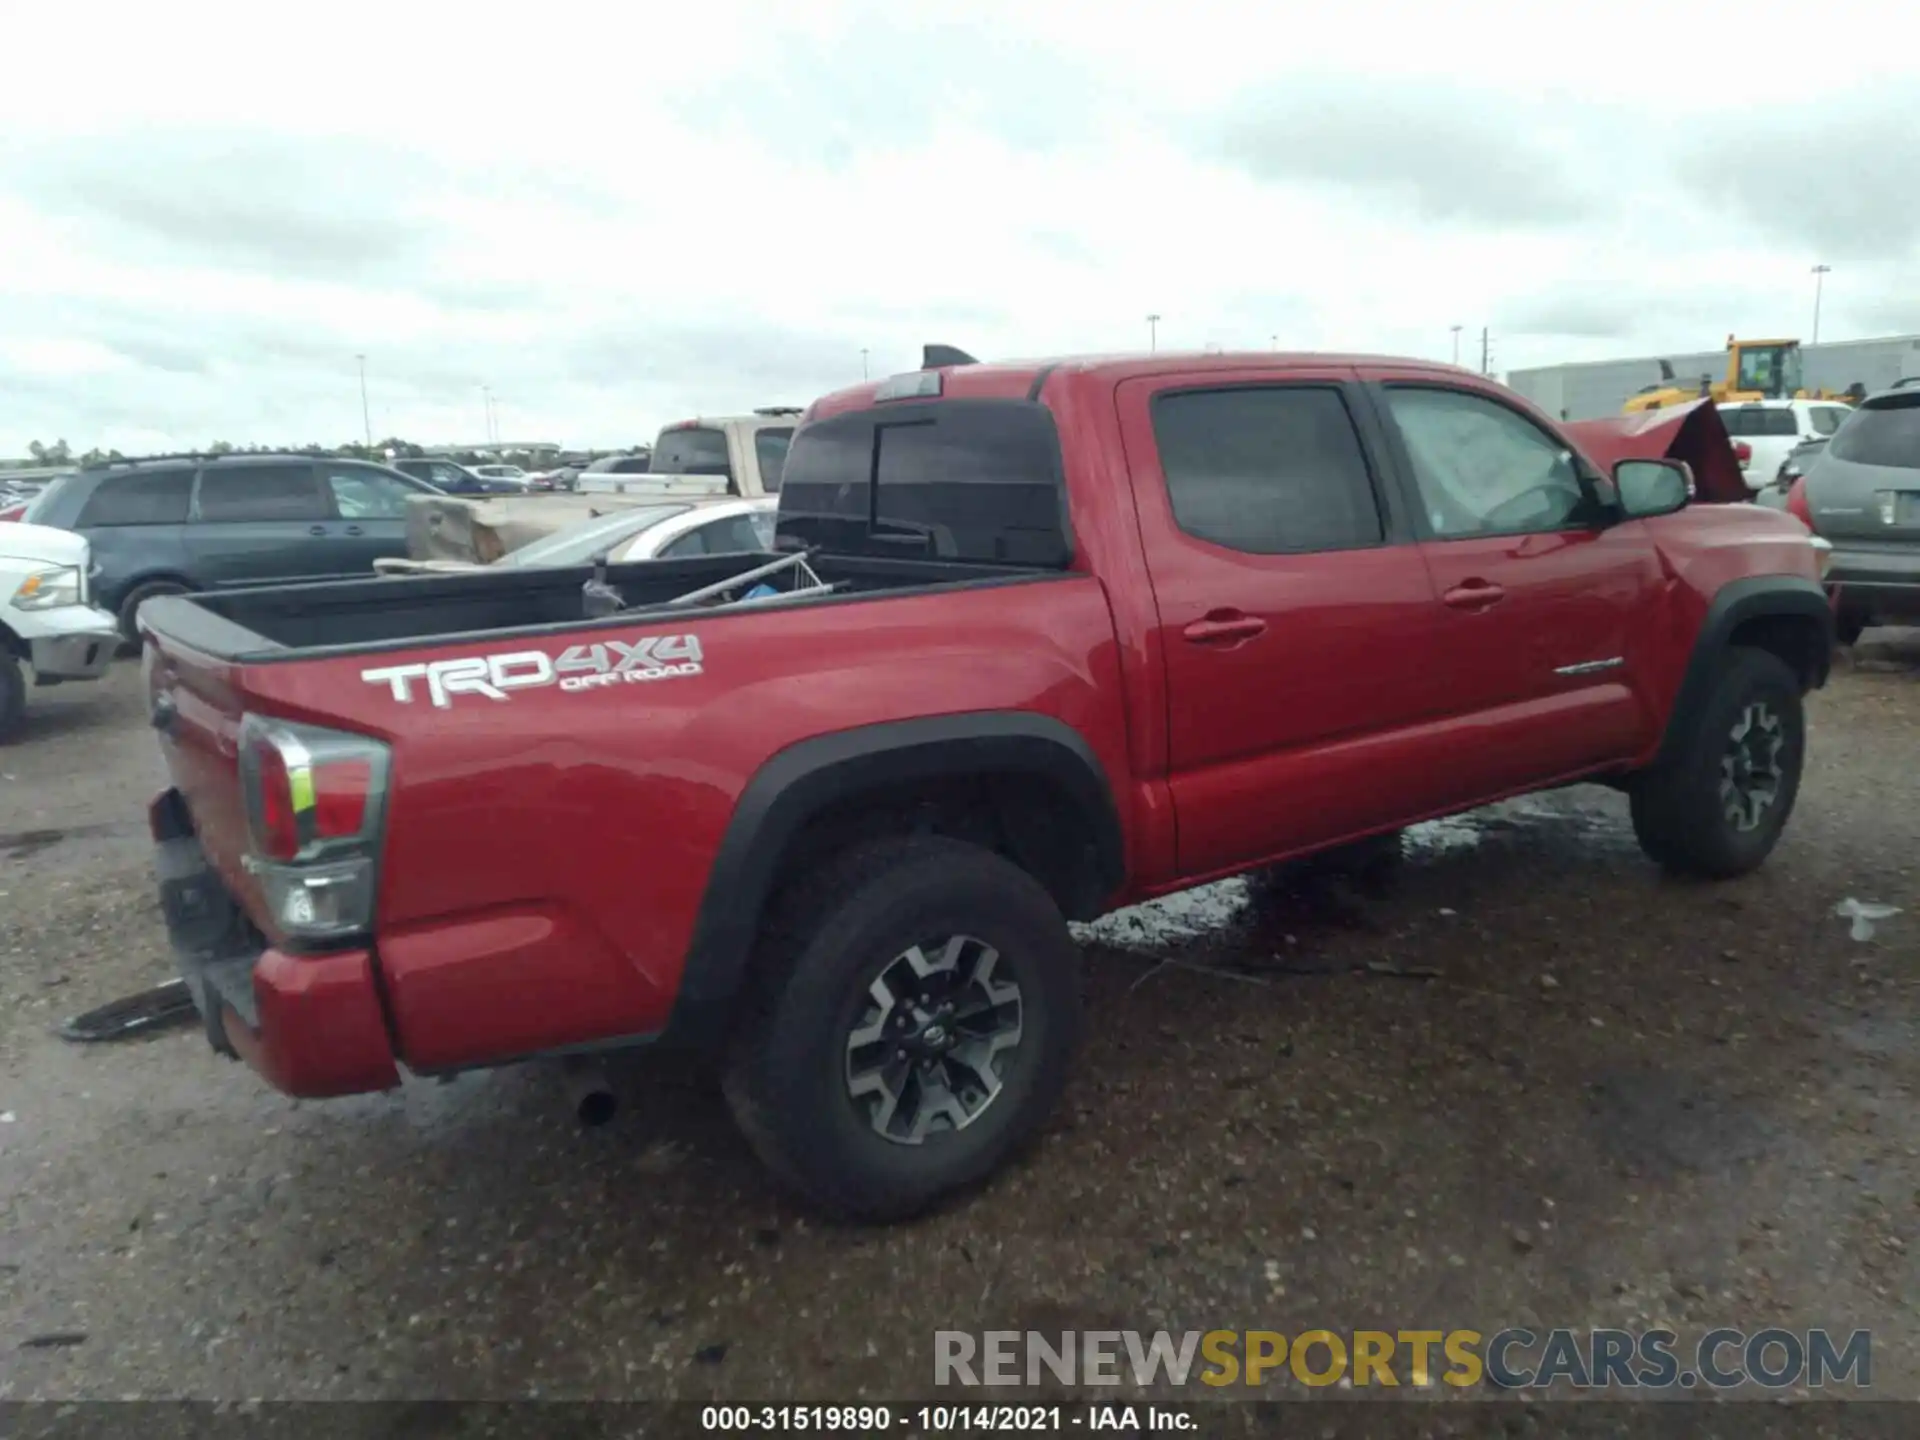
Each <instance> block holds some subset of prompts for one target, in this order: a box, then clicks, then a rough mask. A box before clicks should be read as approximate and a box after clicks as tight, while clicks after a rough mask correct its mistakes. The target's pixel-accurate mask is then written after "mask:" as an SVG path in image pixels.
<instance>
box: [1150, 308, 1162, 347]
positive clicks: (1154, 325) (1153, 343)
mask: <svg viewBox="0 0 1920 1440" xmlns="http://www.w3.org/2000/svg"><path fill="white" fill-rule="evenodd" d="M1159 348H1160V317H1159V316H1158V315H1149V316H1147V349H1149V350H1158V349H1159Z"/></svg>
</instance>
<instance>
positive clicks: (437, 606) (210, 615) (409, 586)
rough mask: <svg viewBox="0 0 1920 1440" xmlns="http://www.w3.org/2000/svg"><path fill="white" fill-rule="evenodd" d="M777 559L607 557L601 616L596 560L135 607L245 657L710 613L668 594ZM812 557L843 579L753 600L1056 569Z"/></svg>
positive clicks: (181, 638) (167, 628) (959, 582)
mask: <svg viewBox="0 0 1920 1440" xmlns="http://www.w3.org/2000/svg"><path fill="white" fill-rule="evenodd" d="M778 558H780V557H779V556H778V555H776V554H772V553H766V554H761V555H712V556H698V557H692V558H688V559H676V560H640V561H635V562H633V563H630V564H626V565H613V566H609V567H608V569H607V572H606V578H607V582H608V584H610V585H611V586H612V587H613V588H614V589H616V590H618V591H619V592H620V593H621V595H622V596H623V597H624V598H625V600H626V602H627V604H628V606H629V608H628V609H626V610H624V611H622V612H621V613H620V614H618V615H614V616H609V617H604V618H593V617H589V616H588V615H587V614H586V611H585V609H584V607H583V604H582V594H581V587H582V586H583V585H584V584H585V583H586V582H587V580H589V579H590V578H591V577H592V574H593V567H592V566H590V565H579V566H564V567H561V566H556V567H553V568H541V569H532V570H518V569H510V568H503V569H500V570H490V569H489V570H477V571H473V572H470V573H466V574H454V575H420V576H392V575H382V576H369V577H368V578H367V579H365V580H344V581H331V582H324V583H320V584H313V585H278V586H273V587H270V588H260V589H246V590H222V591H217V592H207V593H201V594H194V595H180V596H165V597H160V598H156V599H153V600H150V601H148V602H147V604H146V605H145V606H143V607H142V609H141V625H142V628H143V629H146V630H152V631H157V632H158V633H160V634H162V635H164V636H166V637H167V638H168V639H169V640H171V641H173V642H176V643H178V644H180V645H184V646H187V647H189V648H191V649H193V650H196V651H198V652H199V653H201V654H202V655H205V656H208V657H211V658H214V659H221V660H232V661H238V662H243V663H248V664H258V663H265V662H271V661H280V660H295V659H304V658H308V657H312V656H317V655H338V654H348V653H360V652H371V651H380V650H391V649H401V648H406V647H409V646H421V645H453V644H462V643H467V642H471V641H475V640H481V639H492V638H494V637H496V636H498V635H502V634H531V635H537V634H540V633H543V632H549V631H571V630H579V629H582V628H588V627H593V626H599V625H632V624H634V623H635V622H636V621H638V622H641V623H645V622H647V621H649V620H651V619H654V618H656V617H666V616H670V615H675V614H700V615H711V614H714V613H716V611H715V610H714V609H713V608H709V607H701V606H691V607H687V608H685V609H680V608H679V607H670V606H669V605H668V604H667V602H668V601H670V600H672V599H674V598H675V597H676V596H679V595H683V594H685V593H687V592H688V591H690V590H696V589H699V588H700V587H702V586H705V585H711V584H714V583H716V582H718V581H722V580H726V579H729V578H731V577H733V576H736V575H740V574H743V573H744V572H746V571H748V570H751V569H753V568H754V567H755V566H757V565H762V564H765V563H767V562H768V561H771V560H775V559H778ZM809 563H810V564H811V566H812V569H813V571H814V573H815V574H816V575H818V576H819V577H820V579H821V580H822V581H823V582H825V583H827V584H829V585H833V584H839V585H841V586H842V587H843V588H842V589H840V590H838V591H837V592H833V593H828V592H824V591H822V592H814V593H812V594H807V593H804V592H802V593H798V594H794V595H790V596H786V597H783V598H781V599H778V600H768V601H764V602H760V603H758V604H755V605H754V606H752V607H751V609H753V610H754V611H760V610H766V609H776V608H777V609H786V608H789V607H792V606H802V605H804V606H819V605H836V604H845V603H849V602H855V601H860V600H868V599H875V598H879V597H881V596H893V595H905V594H911V593H917V592H922V591H931V590H938V589H953V588H960V587H975V586H981V585H1001V584H1008V583H1018V582H1020V581H1025V580H1045V579H1057V578H1062V576H1063V574H1064V572H1061V571H1057V570H1053V571H1048V570H1035V569H1032V568H1026V567H1014V566H997V565H973V564H964V563H960V562H956V561H943V560H897V559H892V558H885V559H880V558H871V557H864V556H851V555H829V556H819V557H815V558H814V559H813V560H812V561H810V562H809ZM743 608H745V607H743Z"/></svg>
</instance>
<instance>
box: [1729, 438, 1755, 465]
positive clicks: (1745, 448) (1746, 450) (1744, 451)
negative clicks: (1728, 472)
mask: <svg viewBox="0 0 1920 1440" xmlns="http://www.w3.org/2000/svg"><path fill="white" fill-rule="evenodd" d="M1733 458H1734V459H1736V460H1738V461H1739V462H1740V468H1741V469H1742V470H1744V469H1746V468H1747V466H1749V465H1751V464H1752V463H1753V446H1751V445H1749V444H1747V442H1746V441H1744V440H1736V441H1734V442H1733Z"/></svg>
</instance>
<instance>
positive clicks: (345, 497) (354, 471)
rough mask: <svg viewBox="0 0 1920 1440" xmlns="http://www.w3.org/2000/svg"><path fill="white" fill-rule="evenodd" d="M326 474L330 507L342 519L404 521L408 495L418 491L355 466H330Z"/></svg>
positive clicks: (415, 493)
mask: <svg viewBox="0 0 1920 1440" xmlns="http://www.w3.org/2000/svg"><path fill="white" fill-rule="evenodd" d="M326 477H327V488H328V489H329V490H331V491H332V492H333V508H334V509H336V510H338V511H339V512H340V518H341V519H343V520H403V519H405V518H406V514H407V497H408V496H409V495H417V494H419V493H420V492H419V491H417V490H414V489H412V488H411V487H409V486H406V485H402V484H401V483H400V482H399V481H398V480H395V479H393V478H392V477H391V476H388V475H382V474H380V473H379V472H378V471H375V470H362V469H359V468H358V467H355V466H341V467H340V468H339V469H330V470H328V471H327V472H326Z"/></svg>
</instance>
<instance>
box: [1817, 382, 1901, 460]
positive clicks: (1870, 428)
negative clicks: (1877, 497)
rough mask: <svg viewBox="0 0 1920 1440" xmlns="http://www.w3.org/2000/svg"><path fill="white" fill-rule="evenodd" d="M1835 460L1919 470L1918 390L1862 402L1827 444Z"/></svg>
mask: <svg viewBox="0 0 1920 1440" xmlns="http://www.w3.org/2000/svg"><path fill="white" fill-rule="evenodd" d="M1827 449H1828V451H1829V452H1830V453H1831V454H1832V455H1833V457H1834V459H1836V460H1851V461H1852V462H1853V463H1854V464H1856V465H1892V466H1897V467H1899V468H1901V469H1905V470H1920V394H1903V395H1900V396H1898V397H1897V398H1892V399H1891V400H1890V401H1889V400H1883V401H1881V402H1879V403H1878V404H1875V405H1863V406H1861V408H1860V409H1859V410H1857V411H1855V412H1854V414H1853V417H1852V418H1851V419H1849V420H1848V421H1847V423H1846V424H1844V425H1842V426H1841V427H1840V428H1839V430H1837V431H1835V432H1834V436H1833V440H1832V441H1831V442H1830V443H1829V444H1828V446H1827Z"/></svg>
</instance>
